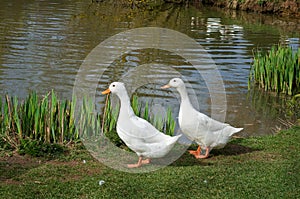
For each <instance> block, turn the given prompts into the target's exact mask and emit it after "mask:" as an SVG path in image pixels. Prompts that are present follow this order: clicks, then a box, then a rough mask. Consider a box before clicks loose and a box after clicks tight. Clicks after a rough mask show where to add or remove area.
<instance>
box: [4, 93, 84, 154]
mask: <svg viewBox="0 0 300 199" xmlns="http://www.w3.org/2000/svg"><path fill="white" fill-rule="evenodd" d="M1 107H2V111H1V112H0V130H1V137H2V139H4V140H5V141H6V142H8V143H9V144H10V145H11V146H12V147H14V148H17V147H18V146H19V145H20V143H21V141H22V140H24V139H31V140H36V141H40V142H45V143H60V144H63V143H65V142H70V141H73V140H76V139H78V138H79V135H78V132H77V131H76V128H75V120H74V108H75V99H73V101H71V100H58V99H57V96H56V95H55V93H54V92H53V91H52V92H49V93H48V94H47V95H46V96H44V97H43V98H42V99H40V98H39V97H38V96H37V94H36V93H35V92H33V93H31V94H29V96H28V97H27V98H26V99H25V100H24V101H23V102H22V103H21V102H19V100H18V98H17V97H9V96H7V95H6V96H5V100H4V103H3V106H2V105H1Z"/></svg>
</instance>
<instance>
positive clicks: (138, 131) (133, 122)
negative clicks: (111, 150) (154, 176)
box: [102, 82, 181, 168]
mask: <svg viewBox="0 0 300 199" xmlns="http://www.w3.org/2000/svg"><path fill="white" fill-rule="evenodd" d="M110 92H111V93H113V94H116V95H117V96H118V97H119V99H120V101H121V106H120V112H119V116H118V121H117V133H118V135H119V137H120V138H121V139H122V140H123V141H124V143H125V144H126V145H127V146H128V147H129V148H130V149H131V150H133V151H134V152H136V154H137V155H138V156H139V160H138V163H137V164H129V165H128V167H129V168H135V167H140V166H142V165H143V164H148V163H150V158H161V157H163V156H165V155H166V154H167V153H168V152H169V151H170V150H171V149H172V147H173V146H174V144H175V143H176V141H177V140H178V138H179V137H180V136H181V135H178V136H174V137H171V136H169V135H166V134H164V133H161V132H160V131H158V130H157V129H156V128H155V127H154V126H152V125H151V124H150V123H149V122H147V121H146V120H144V119H142V118H140V117H137V116H136V115H135V114H134V112H133V110H132V107H131V105H130V99H129V96H128V94H127V91H126V88H125V86H124V84H123V83H121V82H113V83H111V84H110V86H109V88H108V89H106V90H105V91H103V92H102V94H108V93H110ZM143 158H146V159H143Z"/></svg>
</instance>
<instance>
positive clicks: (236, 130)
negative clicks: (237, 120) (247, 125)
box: [229, 127, 244, 136]
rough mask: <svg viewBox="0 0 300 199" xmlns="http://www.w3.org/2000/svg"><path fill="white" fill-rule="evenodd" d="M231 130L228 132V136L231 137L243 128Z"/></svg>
mask: <svg viewBox="0 0 300 199" xmlns="http://www.w3.org/2000/svg"><path fill="white" fill-rule="evenodd" d="M231 128H232V130H231V131H230V135H229V136H232V135H233V134H235V133H238V132H240V131H242V130H243V129H244V128H234V127H231Z"/></svg>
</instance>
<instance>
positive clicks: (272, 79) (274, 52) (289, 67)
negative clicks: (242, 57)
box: [248, 46, 300, 95]
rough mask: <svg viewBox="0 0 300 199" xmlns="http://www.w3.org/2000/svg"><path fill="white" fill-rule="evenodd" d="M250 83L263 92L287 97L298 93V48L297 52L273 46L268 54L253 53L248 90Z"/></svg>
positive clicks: (299, 57) (299, 90)
mask: <svg viewBox="0 0 300 199" xmlns="http://www.w3.org/2000/svg"><path fill="white" fill-rule="evenodd" d="M251 83H254V84H257V85H258V86H259V88H262V89H264V90H265V91H274V92H277V93H284V94H288V95H293V94H296V93H297V92H300V48H299V49H298V51H297V52H293V50H292V48H290V47H283V46H273V47H272V48H271V50H270V51H269V52H268V53H266V52H262V51H258V50H257V51H255V52H254V62H253V64H252V67H251V70H250V76H249V80H248V85H249V88H250V85H251Z"/></svg>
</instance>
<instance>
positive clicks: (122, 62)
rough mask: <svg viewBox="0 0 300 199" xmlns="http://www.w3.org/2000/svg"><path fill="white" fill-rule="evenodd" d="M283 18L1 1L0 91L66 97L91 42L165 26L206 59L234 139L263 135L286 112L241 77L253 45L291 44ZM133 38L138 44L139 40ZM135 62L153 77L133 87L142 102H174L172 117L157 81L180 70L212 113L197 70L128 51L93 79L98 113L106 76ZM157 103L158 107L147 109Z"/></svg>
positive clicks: (159, 55)
mask: <svg viewBox="0 0 300 199" xmlns="http://www.w3.org/2000/svg"><path fill="white" fill-rule="evenodd" d="M284 20H285V19H281V18H278V17H276V16H262V15H259V14H253V13H252V14H251V13H244V12H235V11H227V12H225V11H224V10H222V9H213V8H209V7H202V6H199V5H190V6H189V7H188V8H187V7H186V6H172V5H166V6H165V7H163V8H161V9H160V10H159V11H149V10H134V9H131V8H123V7H122V6H119V5H117V4H115V5H109V4H92V3H90V2H87V1H80V0H74V1H73V0H72V1H71V0H61V1H47V0H44V1H34V0H31V1H30V0H29V1H26V2H24V1H21V0H2V1H1V2H0V30H1V31H0V86H1V90H0V94H1V95H2V96H3V95H4V94H9V95H16V96H19V97H21V98H24V97H26V96H27V95H28V93H29V92H30V91H33V90H34V91H37V92H38V93H39V94H40V95H43V94H46V93H48V92H49V91H51V90H52V89H54V90H55V91H56V92H57V93H58V95H59V96H60V98H68V99H71V96H72V92H73V87H74V82H75V80H76V75H77V73H78V70H79V68H80V66H81V64H82V63H83V60H84V59H85V58H86V56H87V55H89V53H90V52H91V51H92V50H93V49H94V48H95V47H96V46H97V45H98V44H100V43H101V42H103V41H104V40H106V39H108V38H110V37H112V36H114V35H116V34H118V33H121V32H122V31H126V30H131V29H134V28H140V27H161V28H168V29H172V30H175V31H178V32H181V33H183V34H186V35H187V36H189V37H190V38H193V39H194V40H195V41H196V42H197V43H198V44H200V45H201V46H202V47H203V49H205V50H206V52H207V53H208V55H209V56H210V57H211V58H212V60H213V61H214V63H215V65H216V66H217V69H218V71H219V72H220V74H221V76H222V80H223V84H224V88H225V90H224V91H223V93H221V94H222V95H225V96H226V101H224V103H225V107H226V109H220V110H217V112H218V111H219V112H220V113H221V112H222V111H223V112H224V111H225V114H226V118H225V121H226V122H228V123H230V124H232V125H234V126H237V127H244V128H245V129H244V131H243V132H242V133H241V136H249V135H263V134H270V133H273V132H274V129H276V128H278V127H280V126H281V124H280V122H279V120H278V118H284V116H285V115H286V113H285V108H284V106H282V104H284V100H283V101H282V100H281V99H280V98H279V97H276V96H273V95H264V94H261V93H260V92H254V91H252V92H249V91H248V75H249V69H250V67H251V62H252V52H253V49H256V48H258V47H259V48H264V49H269V48H270V47H271V46H272V45H273V44H278V43H283V44H286V45H290V46H292V47H293V48H295V49H297V48H299V44H300V40H299V30H300V28H299V23H298V22H297V19H289V22H288V25H287V26H282V25H283V24H285V23H282V22H283V21H284ZM291 24H292V25H291ZM136 42H137V43H139V42H143V38H142V37H141V38H139V39H137V41H136ZM170 46H172V45H170ZM114 47H117V46H113V45H112V51H111V52H113V51H114ZM193 50H195V49H191V51H193ZM195 51H197V49H196V50H195ZM109 53H110V52H107V54H108V55H109ZM147 64H148V65H147ZM140 65H144V66H146V67H149V68H151V67H153V68H154V70H153V71H152V72H151V75H150V76H149V77H148V78H153V79H155V78H156V79H158V80H157V82H156V83H151V84H149V85H142V86H140V87H138V88H136V89H134V92H135V93H137V94H138V95H139V96H140V97H141V99H143V100H145V101H150V104H152V105H153V106H152V107H151V108H152V109H155V108H156V109H160V108H161V106H162V107H167V106H171V107H175V108H174V109H173V114H174V116H176V114H177V113H178V99H177V96H176V94H175V92H172V90H171V91H162V90H161V89H160V86H161V85H162V84H163V83H167V82H168V80H169V79H170V77H171V76H176V75H177V76H178V75H181V77H183V78H184V79H185V80H186V81H188V82H189V87H188V88H189V92H193V102H195V105H196V106H197V108H198V109H200V110H201V111H202V112H204V113H206V114H208V115H211V113H212V112H214V111H215V112H216V110H212V106H211V102H212V100H211V97H210V96H211V92H214V91H211V90H209V89H208V88H207V85H206V84H205V81H204V80H203V77H202V76H201V75H199V73H198V71H197V70H195V68H194V67H192V66H191V64H190V63H189V62H187V60H185V59H183V58H182V57H180V56H178V55H176V54H174V53H172V52H168V51H163V50H158V49H143V50H132V51H131V52H128V53H125V54H123V55H122V56H119V57H118V58H117V59H115V61H114V62H113V64H111V65H110V66H109V67H108V68H107V69H106V70H105V72H104V73H103V75H102V77H101V78H100V79H99V80H97V81H98V82H97V84H98V86H97V92H96V103H97V109H98V108H99V109H98V110H99V111H100V110H101V107H103V104H104V97H103V96H101V94H100V91H102V90H104V89H106V88H107V86H108V84H109V83H110V82H112V81H117V80H119V79H126V78H127V79H128V78H130V77H128V76H126V75H127V72H128V71H130V70H131V69H133V68H135V67H138V66H140ZM162 65H163V66H172V67H173V68H174V69H176V72H177V74H176V73H174V74H173V73H172V71H169V73H168V70H162V68H164V67H162ZM173 72H174V71H173ZM162 74H167V75H162ZM217 92H219V91H217ZM219 94H220V93H219ZM157 105H161V106H158V107H155V106H157ZM176 107H177V108H176ZM215 108H216V109H218V107H215ZM223 112H222V114H223ZM217 117H218V116H216V118H217Z"/></svg>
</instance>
